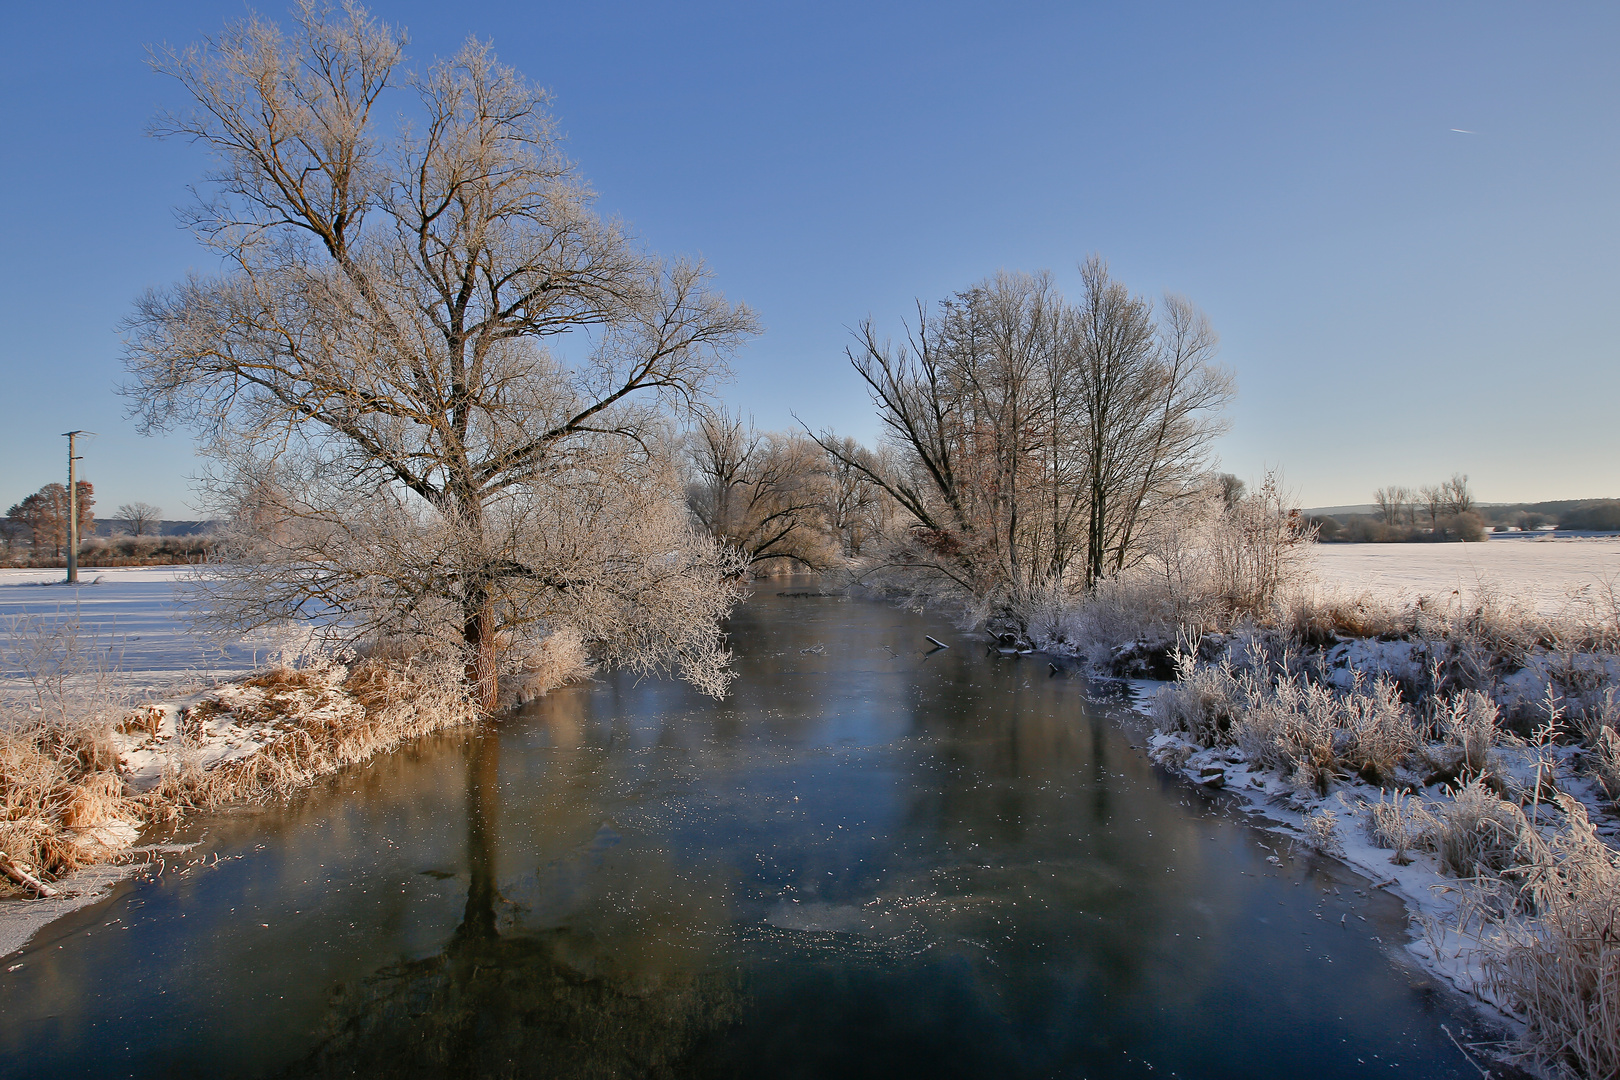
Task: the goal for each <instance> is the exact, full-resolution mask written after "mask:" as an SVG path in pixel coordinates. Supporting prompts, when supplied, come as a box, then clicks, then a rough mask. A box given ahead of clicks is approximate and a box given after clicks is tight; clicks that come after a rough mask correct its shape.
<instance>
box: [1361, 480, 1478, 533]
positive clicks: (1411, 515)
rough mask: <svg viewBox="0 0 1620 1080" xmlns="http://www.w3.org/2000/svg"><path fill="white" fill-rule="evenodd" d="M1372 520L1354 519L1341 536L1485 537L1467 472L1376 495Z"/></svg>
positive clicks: (1390, 488) (1389, 489)
mask: <svg viewBox="0 0 1620 1080" xmlns="http://www.w3.org/2000/svg"><path fill="white" fill-rule="evenodd" d="M1373 506H1374V508H1375V511H1374V514H1373V516H1372V518H1371V519H1352V520H1351V521H1350V523H1349V526H1348V527H1347V528H1346V529H1345V530H1343V531H1342V532H1337V533H1336V535H1337V537H1338V538H1342V539H1348V540H1361V541H1368V540H1371V541H1386V542H1387V541H1412V540H1483V539H1484V538H1485V526H1484V521H1483V519H1481V517H1480V516H1479V513H1478V503H1477V501H1476V500H1475V498H1474V494H1473V492H1472V490H1470V489H1469V487H1468V476H1467V474H1465V473H1453V474H1452V476H1451V479H1449V480H1445V481H1442V482H1441V483H1438V484H1426V485H1424V486H1422V487H1419V488H1417V489H1413V488H1408V487H1400V486H1389V487H1381V488H1379V489H1378V490H1377V491H1376V492H1374V494H1373Z"/></svg>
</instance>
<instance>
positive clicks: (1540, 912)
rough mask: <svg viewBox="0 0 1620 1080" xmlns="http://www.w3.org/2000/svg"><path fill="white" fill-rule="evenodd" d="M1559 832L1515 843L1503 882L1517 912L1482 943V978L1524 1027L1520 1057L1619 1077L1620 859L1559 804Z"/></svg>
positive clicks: (1491, 928)
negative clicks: (1513, 889) (1511, 887)
mask: <svg viewBox="0 0 1620 1080" xmlns="http://www.w3.org/2000/svg"><path fill="white" fill-rule="evenodd" d="M1557 800H1558V804H1559V806H1560V807H1561V808H1562V810H1563V812H1564V818H1565V825H1564V827H1563V828H1562V829H1560V830H1558V831H1557V832H1556V833H1555V834H1554V835H1553V837H1552V838H1551V839H1550V840H1549V839H1547V838H1545V837H1543V836H1542V835H1541V834H1540V833H1538V832H1537V831H1536V830H1534V829H1530V828H1524V829H1522V830H1521V832H1520V833H1519V837H1518V839H1519V843H1518V846H1517V850H1516V855H1517V858H1516V860H1515V862H1514V864H1513V865H1512V866H1511V867H1509V868H1508V869H1507V870H1506V872H1505V876H1506V877H1507V878H1509V879H1511V880H1513V881H1514V882H1516V883H1517V888H1518V892H1519V896H1518V899H1519V901H1520V902H1519V903H1518V905H1517V908H1518V909H1519V911H1520V912H1521V913H1520V914H1517V915H1512V916H1509V917H1507V918H1504V919H1501V920H1499V921H1493V922H1492V923H1490V924H1489V925H1487V927H1486V929H1485V931H1484V932H1483V933H1482V934H1481V944H1482V947H1483V949H1484V961H1485V965H1484V966H1485V973H1486V978H1487V981H1488V983H1489V985H1490V986H1491V988H1492V990H1493V991H1495V992H1496V993H1497V994H1498V995H1499V996H1500V997H1502V998H1503V999H1504V1000H1506V1001H1508V1002H1510V1003H1511V1006H1512V1007H1513V1008H1515V1009H1517V1010H1518V1011H1519V1012H1520V1014H1521V1015H1522V1017H1523V1018H1524V1020H1525V1025H1526V1031H1525V1035H1524V1039H1523V1042H1524V1045H1525V1049H1526V1050H1527V1051H1528V1052H1529V1053H1531V1054H1532V1055H1533V1056H1535V1057H1537V1058H1539V1059H1541V1060H1543V1061H1547V1062H1551V1063H1554V1064H1555V1065H1558V1066H1562V1067H1564V1068H1566V1069H1568V1070H1570V1071H1572V1072H1573V1073H1575V1075H1577V1076H1581V1077H1587V1078H1590V1080H1599V1078H1601V1080H1613V1078H1614V1077H1616V1076H1620V855H1617V854H1616V852H1615V851H1614V849H1612V848H1610V847H1608V846H1607V845H1606V844H1604V842H1603V840H1602V838H1601V837H1599V836H1598V835H1597V833H1596V831H1595V830H1594V829H1593V828H1592V825H1591V822H1590V821H1588V820H1587V816H1586V810H1585V808H1584V807H1582V806H1581V805H1580V803H1578V802H1576V801H1575V800H1574V799H1572V798H1570V797H1569V796H1567V795H1559V796H1558V797H1557Z"/></svg>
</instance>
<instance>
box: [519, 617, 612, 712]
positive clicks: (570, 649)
mask: <svg viewBox="0 0 1620 1080" xmlns="http://www.w3.org/2000/svg"><path fill="white" fill-rule="evenodd" d="M514 667H515V670H513V671H512V672H511V673H509V674H506V675H503V676H502V677H501V688H500V689H501V702H502V704H503V705H505V706H508V707H510V706H512V705H522V704H523V703H525V702H528V701H533V700H534V699H535V698H537V697H540V696H541V695H542V694H544V693H546V692H547V691H548V690H554V689H556V688H557V687H559V686H566V685H568V684H569V683H572V682H579V681H580V680H581V679H587V678H589V677H590V675H591V672H593V671H595V670H596V665H595V664H593V663H592V662H591V657H590V652H589V651H588V650H587V649H586V647H585V639H584V638H583V637H582V636H581V635H580V633H579V631H578V630H575V629H574V628H573V627H571V626H563V627H559V628H557V629H556V630H555V631H554V632H553V633H552V634H551V635H550V636H549V637H546V638H544V639H543V640H541V641H540V642H539V643H538V644H536V645H535V646H534V647H533V648H532V649H530V650H529V651H528V654H527V655H525V656H524V657H523V658H522V659H521V660H520V661H519V662H518V663H517V664H515V665H514Z"/></svg>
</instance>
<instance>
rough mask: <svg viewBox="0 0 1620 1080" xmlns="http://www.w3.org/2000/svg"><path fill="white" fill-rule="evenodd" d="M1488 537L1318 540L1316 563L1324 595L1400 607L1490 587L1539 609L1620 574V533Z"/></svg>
mask: <svg viewBox="0 0 1620 1080" xmlns="http://www.w3.org/2000/svg"><path fill="white" fill-rule="evenodd" d="M1488 535H1491V536H1492V539H1489V540H1486V541H1485V542H1484V543H1482V544H1318V545H1316V548H1315V550H1314V552H1313V554H1312V566H1313V569H1314V570H1315V574H1316V578H1317V583H1318V585H1319V587H1320V588H1321V590H1322V591H1323V592H1325V593H1331V592H1339V593H1345V594H1349V595H1355V594H1358V593H1361V592H1370V593H1372V595H1373V596H1374V597H1375V598H1377V599H1379V600H1383V601H1386V602H1388V603H1390V604H1392V605H1394V606H1396V607H1402V606H1405V605H1406V604H1410V603H1412V602H1413V601H1415V600H1417V598H1418V597H1420V596H1427V597H1430V598H1433V599H1437V600H1441V601H1444V600H1446V599H1449V598H1451V597H1452V596H1454V595H1455V596H1458V597H1460V598H1462V599H1464V600H1465V601H1466V600H1467V599H1469V598H1472V597H1474V596H1475V595H1477V593H1478V592H1479V589H1480V587H1481V586H1482V585H1484V586H1489V587H1492V588H1494V589H1496V590H1497V591H1498V592H1499V593H1500V594H1501V595H1503V596H1505V597H1508V598H1510V599H1512V600H1514V601H1517V602H1519V603H1521V604H1524V605H1525V606H1527V607H1529V608H1531V609H1533V610H1534V611H1535V612H1536V613H1537V614H1540V615H1558V614H1562V613H1563V612H1564V611H1565V610H1566V609H1567V608H1568V607H1569V605H1570V599H1571V597H1572V596H1574V595H1576V594H1578V593H1579V592H1580V591H1581V590H1583V589H1585V590H1588V591H1589V593H1590V592H1601V591H1603V590H1605V589H1607V587H1608V585H1609V584H1610V583H1612V582H1615V581H1616V580H1617V579H1620V537H1614V536H1605V537H1578V538H1558V539H1552V538H1550V537H1539V538H1532V537H1529V536H1524V535H1522V534H1520V535H1511V534H1510V535H1509V536H1505V537H1504V536H1501V535H1499V534H1488Z"/></svg>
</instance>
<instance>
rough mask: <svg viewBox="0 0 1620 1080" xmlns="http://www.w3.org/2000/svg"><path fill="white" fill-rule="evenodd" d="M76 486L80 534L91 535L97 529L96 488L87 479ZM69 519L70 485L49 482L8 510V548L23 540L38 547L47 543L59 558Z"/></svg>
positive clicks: (10, 548)
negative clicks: (68, 486)
mask: <svg viewBox="0 0 1620 1080" xmlns="http://www.w3.org/2000/svg"><path fill="white" fill-rule="evenodd" d="M74 487H75V488H76V489H77V491H78V503H79V505H78V511H79V535H80V536H89V535H91V534H92V533H94V532H95V531H96V515H95V505H96V495H95V488H94V487H93V486H92V485H91V483H90V481H88V480H80V481H78V482H77V483H76V484H74ZM68 519H69V508H68V491H67V485H66V484H46V485H45V486H44V487H42V488H40V489H39V490H38V491H36V492H34V493H33V494H32V495H30V496H28V497H27V498H26V499H24V500H22V502H19V503H14V504H12V506H11V508H10V509H8V510H7V511H6V517H5V526H4V528H5V541H6V551H7V552H8V553H9V552H10V551H11V550H12V549H13V546H14V545H15V544H17V543H18V542H24V543H27V544H28V545H29V546H30V547H32V548H33V549H34V550H35V551H39V550H41V549H43V548H47V547H48V548H50V550H51V557H52V558H60V557H61V556H62V553H63V551H64V550H65V549H66V547H67V542H68Z"/></svg>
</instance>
